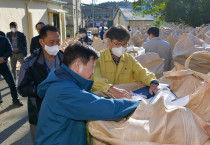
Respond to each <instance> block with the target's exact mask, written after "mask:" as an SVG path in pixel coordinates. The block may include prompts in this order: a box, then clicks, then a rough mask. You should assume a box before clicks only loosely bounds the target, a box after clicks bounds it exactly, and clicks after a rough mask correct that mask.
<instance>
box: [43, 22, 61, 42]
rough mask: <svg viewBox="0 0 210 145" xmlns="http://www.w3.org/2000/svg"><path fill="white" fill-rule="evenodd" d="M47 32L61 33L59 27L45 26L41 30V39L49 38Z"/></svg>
mask: <svg viewBox="0 0 210 145" xmlns="http://www.w3.org/2000/svg"><path fill="white" fill-rule="evenodd" d="M47 31H53V32H59V31H58V29H57V27H55V26H52V25H45V26H44V27H42V29H41V30H40V34H39V36H40V38H41V39H43V38H45V37H46V36H47Z"/></svg>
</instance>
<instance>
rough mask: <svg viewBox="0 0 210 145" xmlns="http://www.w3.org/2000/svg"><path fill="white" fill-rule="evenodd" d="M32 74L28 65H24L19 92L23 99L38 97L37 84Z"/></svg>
mask: <svg viewBox="0 0 210 145" xmlns="http://www.w3.org/2000/svg"><path fill="white" fill-rule="evenodd" d="M31 75H32V73H31V72H30V71H29V69H28V66H27V65H26V63H23V64H22V66H21V68H20V76H19V79H18V92H19V93H20V94H21V96H23V97H28V96H31V97H36V96H37V92H36V91H37V84H35V83H34V80H33V77H32V76H31Z"/></svg>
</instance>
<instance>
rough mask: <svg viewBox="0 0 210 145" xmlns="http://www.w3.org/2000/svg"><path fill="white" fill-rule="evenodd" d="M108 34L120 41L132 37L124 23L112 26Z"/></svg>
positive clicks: (109, 36) (110, 37)
mask: <svg viewBox="0 0 210 145" xmlns="http://www.w3.org/2000/svg"><path fill="white" fill-rule="evenodd" d="M106 36H107V37H108V38H109V39H111V40H114V39H116V40H117V41H119V42H121V41H124V40H126V41H129V39H130V33H129V32H128V30H127V29H126V28H125V27H123V26H122V25H117V26H112V27H111V28H110V29H109V31H108V32H107V34H106Z"/></svg>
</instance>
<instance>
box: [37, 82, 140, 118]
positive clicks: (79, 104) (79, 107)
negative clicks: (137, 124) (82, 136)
mask: <svg viewBox="0 0 210 145" xmlns="http://www.w3.org/2000/svg"><path fill="white" fill-rule="evenodd" d="M72 83H73V82H72ZM59 86H60V87H58V85H54V86H50V88H48V91H47V92H49V93H50V92H52V91H54V92H53V95H56V96H58V97H56V98H57V99H56V102H55V100H54V101H53V103H52V102H51V101H50V103H48V105H49V107H52V108H55V106H56V108H57V109H56V110H55V111H58V112H55V113H58V114H60V115H61V116H65V117H67V118H70V119H74V120H119V119H121V118H124V117H127V116H129V115H131V114H132V113H133V112H134V110H135V109H136V107H137V106H138V105H139V101H132V100H128V99H115V100H114V99H105V98H102V97H98V96H97V95H95V94H93V93H89V92H87V91H85V90H81V89H80V88H79V87H78V86H76V84H74V86H73V85H71V84H69V83H66V84H62V86H61V85H59ZM41 88H43V87H42V86H41V85H39V87H38V95H39V96H40V95H41V93H40V92H39V91H40V89H41ZM55 90H57V91H55ZM58 90H59V91H58ZM42 95H43V94H42ZM48 95H49V96H51V94H46V95H45V99H47V97H49V96H48ZM44 101H45V100H44ZM55 104H56V105H55ZM54 105H55V106H54ZM60 110H62V111H60Z"/></svg>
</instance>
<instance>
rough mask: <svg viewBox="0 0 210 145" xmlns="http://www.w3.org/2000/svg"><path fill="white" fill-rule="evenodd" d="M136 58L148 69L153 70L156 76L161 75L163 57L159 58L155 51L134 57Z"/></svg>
mask: <svg viewBox="0 0 210 145" xmlns="http://www.w3.org/2000/svg"><path fill="white" fill-rule="evenodd" d="M136 60H138V62H139V63H140V64H141V65H142V66H143V67H145V68H147V69H148V70H149V71H151V72H153V73H154V74H155V76H156V77H157V78H160V77H161V76H163V71H164V59H162V58H160V56H159V55H158V54H157V53H154V52H148V53H146V54H142V55H139V56H137V57H136Z"/></svg>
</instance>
